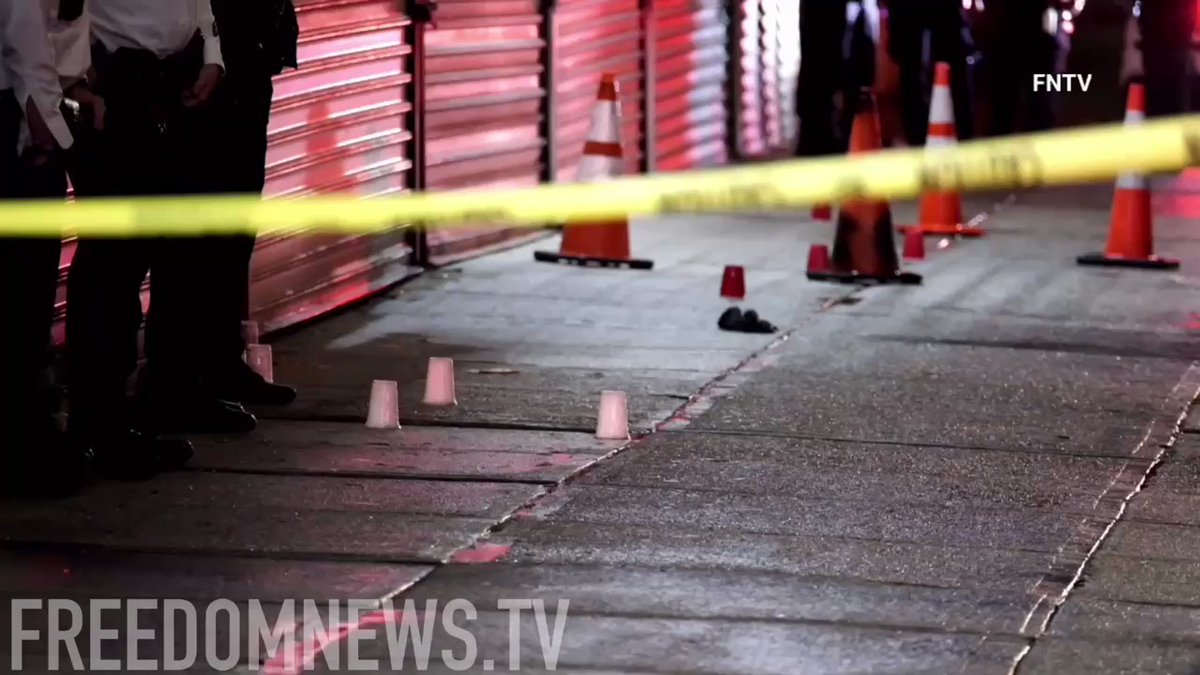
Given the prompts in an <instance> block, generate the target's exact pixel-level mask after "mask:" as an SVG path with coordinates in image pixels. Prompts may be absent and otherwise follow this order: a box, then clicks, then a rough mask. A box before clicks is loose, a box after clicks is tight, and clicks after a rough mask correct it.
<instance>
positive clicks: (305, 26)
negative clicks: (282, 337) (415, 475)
mask: <svg viewBox="0 0 1200 675" xmlns="http://www.w3.org/2000/svg"><path fill="white" fill-rule="evenodd" d="M397 7H398V5H397V3H396V2H395V1H394V0H300V1H299V2H297V14H298V18H299V21H300V29H301V34H300V51H299V57H300V58H299V61H300V68H299V70H295V71H289V72H287V73H285V74H283V75H281V76H279V77H277V78H276V79H275V104H274V108H273V111H272V114H271V125H270V142H269V146H268V150H267V187H266V195H267V196H268V197H270V198H281V199H287V198H292V197H302V196H307V195H313V194H321V193H351V194H355V195H359V196H362V197H373V196H381V195H393V194H397V193H401V192H405V191H406V190H407V189H408V186H409V180H410V173H411V169H412V163H411V161H410V159H409V157H410V155H411V144H412V141H413V137H412V133H411V132H410V130H409V129H408V128H407V126H406V125H407V123H408V119H409V113H410V112H411V111H412V105H411V102H410V99H409V90H410V84H411V81H412V48H411V45H409V44H406V35H407V34H408V27H409V19H408V17H407V16H405V15H404V14H403V13H402V12H401V11H400V10H399V9H398V8H397ZM411 254H412V250H411V247H410V246H409V242H408V232H407V231H406V229H404V228H403V226H402V224H401V223H397V229H396V230H394V231H392V232H389V233H387V234H383V235H370V236H343V235H326V234H322V235H311V236H301V237H286V238H285V237H270V238H263V239H260V241H259V242H258V248H257V250H256V251H255V255H254V264H253V281H252V284H251V294H250V295H251V301H250V302H251V305H250V306H251V312H252V314H253V315H254V317H255V318H256V319H257V320H259V321H260V322H261V323H262V324H263V328H264V330H271V329H274V328H279V327H282V326H284V325H288V324H291V323H295V322H296V321H302V320H305V319H308V318H312V317H314V316H317V315H319V314H322V313H324V312H327V311H329V310H330V309H333V308H336V307H339V306H342V305H345V304H347V303H349V302H353V301H355V300H359V299H361V298H363V297H365V296H367V295H370V294H372V293H374V292H376V291H379V290H381V289H383V288H386V287H387V286H389V285H391V284H393V283H395V282H396V281H399V280H401V279H403V278H404V277H405V276H407V275H409V274H412V273H413V272H414V270H413V269H412V268H411V267H410V266H409V263H410V260H411Z"/></svg>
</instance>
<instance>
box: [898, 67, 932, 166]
mask: <svg viewBox="0 0 1200 675" xmlns="http://www.w3.org/2000/svg"><path fill="white" fill-rule="evenodd" d="M898 65H899V66H900V96H901V98H902V99H903V100H902V107H901V111H902V113H903V117H904V136H905V140H907V141H908V144H909V146H911V147H921V146H923V145H925V134H926V133H927V132H928V128H929V106H928V104H927V99H926V95H927V94H926V92H925V64H924V62H923V61H922V59H921V58H920V54H916V55H914V54H911V53H906V54H904V58H903V60H901V61H900V62H899V64H898Z"/></svg>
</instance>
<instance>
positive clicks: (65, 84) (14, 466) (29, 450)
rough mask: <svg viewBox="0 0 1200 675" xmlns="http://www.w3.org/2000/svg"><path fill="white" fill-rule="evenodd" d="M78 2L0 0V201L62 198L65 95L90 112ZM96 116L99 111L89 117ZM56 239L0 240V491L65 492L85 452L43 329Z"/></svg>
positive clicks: (50, 306) (53, 281)
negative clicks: (64, 416)
mask: <svg viewBox="0 0 1200 675" xmlns="http://www.w3.org/2000/svg"><path fill="white" fill-rule="evenodd" d="M89 65H90V56H89V46H88V30H87V20H86V17H85V16H84V13H83V2H82V0H63V2H61V3H60V2H59V1H58V0H21V1H19V2H13V1H11V0H6V1H4V2H0V199H65V198H66V195H67V178H66V161H65V160H66V153H67V152H68V151H69V150H70V149H71V148H72V146H73V145H74V144H75V139H74V136H73V134H72V133H71V130H70V128H69V124H68V121H67V118H66V116H65V115H64V113H63V108H64V101H65V98H64V89H66V90H67V91H68V92H72V93H73V94H74V95H75V98H76V102H77V103H80V104H81V105H86V106H88V107H89V109H91V110H92V111H93V112H94V111H95V110H102V109H103V105H102V103H101V102H100V101H99V99H97V98H96V97H94V96H91V95H89V94H88V93H86V91H85V87H86V74H87V71H88V67H89ZM92 117H93V118H94V119H100V118H101V117H102V112H101V113H99V114H93V115H92ZM61 248H62V240H61V237H59V238H44V239H25V238H19V237H2V238H0V289H3V295H2V296H0V298H2V300H0V316H3V317H4V321H5V324H4V328H3V330H0V428H2V429H3V433H4V443H3V448H2V451H3V455H2V457H3V465H2V467H0V492H4V493H6V494H25V495H30V496H69V495H72V494H74V493H76V492H78V491H79V489H80V488H81V487H82V486H83V484H84V483H85V481H86V480H87V477H88V474H89V473H90V470H91V463H92V453H91V451H90V450H89V449H88V448H87V447H86V446H82V445H78V444H74V443H72V442H71V441H70V439H68V438H67V437H66V436H65V435H64V434H63V433H62V429H61V428H60V427H59V424H58V420H57V414H58V409H59V396H58V391H57V389H56V387H55V386H54V381H53V377H52V375H51V365H52V361H53V353H52V351H51V348H50V330H51V326H52V324H53V320H54V300H55V296H56V292H55V289H56V287H57V285H58V263H59V255H60V253H61Z"/></svg>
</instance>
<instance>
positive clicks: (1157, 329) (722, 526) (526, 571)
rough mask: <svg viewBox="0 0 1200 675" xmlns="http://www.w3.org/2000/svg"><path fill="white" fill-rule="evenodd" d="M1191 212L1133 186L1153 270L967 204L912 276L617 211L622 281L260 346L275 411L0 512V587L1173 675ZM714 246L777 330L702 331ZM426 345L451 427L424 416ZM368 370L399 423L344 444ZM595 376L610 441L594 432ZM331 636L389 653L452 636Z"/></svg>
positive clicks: (1185, 464)
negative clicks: (557, 614)
mask: <svg viewBox="0 0 1200 675" xmlns="http://www.w3.org/2000/svg"><path fill="white" fill-rule="evenodd" d="M1188 194H1189V193H1188V192H1187V189H1186V186H1181V187H1178V188H1177V189H1176V190H1175V191H1174V192H1171V191H1169V190H1168V189H1167V188H1166V187H1164V189H1163V190H1162V192H1161V194H1160V196H1159V200H1158V208H1159V210H1160V212H1161V213H1163V214H1164V215H1163V216H1162V217H1160V218H1159V221H1158V248H1159V249H1160V250H1161V251H1162V252H1164V253H1169V254H1171V255H1174V256H1178V257H1180V258H1182V259H1183V261H1184V266H1183V268H1182V270H1181V271H1179V272H1165V273H1164V272H1147V271H1137V270H1116V269H1098V268H1081V267H1077V266H1076V265H1075V264H1074V263H1073V260H1074V257H1075V256H1076V255H1079V254H1081V253H1086V252H1090V251H1092V250H1096V249H1097V248H1099V247H1102V246H1103V238H1104V236H1105V231H1106V227H1107V222H1108V212H1107V209H1108V200H1109V199H1110V198H1111V191H1110V190H1107V189H1104V188H1098V189H1090V188H1089V189H1083V188H1077V189H1072V190H1064V191H1057V192H1048V193H1039V194H1033V195H1022V196H1021V197H1020V198H1018V199H1016V200H1015V201H1014V200H1005V201H1002V202H1001V203H998V204H997V203H994V202H993V201H988V200H979V201H977V202H973V203H972V204H970V205H969V206H970V207H971V208H970V210H971V211H972V212H986V213H987V214H989V215H988V217H987V218H986V220H985V221H984V224H985V227H986V228H987V229H988V231H989V236H988V237H986V238H984V239H982V240H978V241H969V242H936V241H934V240H931V241H930V244H931V245H933V246H931V254H930V257H929V259H928V260H926V261H924V262H921V263H917V264H916V265H914V268H915V269H916V270H917V271H920V272H922V273H923V274H925V275H926V282H925V284H924V285H923V286H920V287H903V288H901V287H881V288H867V289H863V288H855V287H846V286H834V285H826V284H819V283H812V282H808V281H807V280H806V279H805V278H804V275H803V273H802V272H803V269H802V268H803V265H804V260H805V258H806V255H807V248H808V245H809V243H811V242H825V241H828V240H829V238H830V236H831V235H832V231H833V226H832V225H830V224H827V223H817V222H813V221H809V220H807V219H803V218H797V217H795V216H791V215H787V214H778V215H761V216H736V217H735V216H728V217H725V216H708V217H680V218H675V219H670V220H666V221H661V222H656V223H646V224H641V225H639V226H637V227H636V228H635V229H634V235H635V236H634V248H635V252H636V253H637V254H638V255H639V256H646V257H651V258H654V259H655V262H656V268H655V270H654V271H652V272H638V271H607V270H582V269H572V268H566V267H557V266H552V265H545V264H535V263H534V262H532V253H531V251H532V250H533V249H536V248H552V247H553V246H555V242H554V241H553V240H547V241H543V242H540V243H538V244H535V245H533V246H527V247H523V248H520V249H516V250H512V251H508V252H504V253H500V254H496V255H492V256H489V257H487V258H484V259H480V260H476V261H472V262H469V263H466V264H464V265H461V266H458V267H453V268H448V269H443V270H439V271H436V272H433V273H430V274H428V275H426V276H425V277H423V278H420V279H417V280H415V281H413V282H411V283H409V284H407V285H404V286H402V287H400V288H397V289H395V290H393V291H392V292H390V293H389V294H388V295H387V296H386V297H383V298H381V299H379V300H377V301H375V302H373V303H371V304H369V305H367V306H365V307H361V308H358V309H354V310H352V311H349V312H346V313H343V314H341V315H339V316H336V317H333V318H330V319H328V320H326V321H323V322H321V323H319V324H316V325H313V326H310V327H308V328H306V329H304V330H302V331H299V332H297V333H295V334H293V335H290V336H287V337H284V338H281V339H280V340H278V341H276V342H275V343H274V345H273V346H274V351H275V358H276V364H275V373H276V377H277V378H278V379H279V380H280V381H287V382H289V383H293V384H295V385H297V386H298V387H299V389H300V392H301V395H300V400H298V401H297V402H296V404H295V405H293V406H289V407H287V408H284V409H278V410H269V409H263V410H260V411H257V412H259V414H260V418H261V420H262V423H261V425H260V429H259V430H258V431H257V432H255V433H254V434H251V435H249V436H246V437H236V438H202V439H197V457H196V460H195V462H194V464H193V467H192V468H191V469H190V470H188V471H183V472H177V473H173V474H169V475H164V476H163V477H161V478H160V479H158V480H156V481H153V482H150V483H145V484H132V485H126V484H100V485H96V486H94V487H93V488H92V489H90V490H89V491H88V492H87V493H86V494H84V495H83V496H81V497H79V498H77V499H73V500H69V501H66V502H46V503H26V502H13V501H10V502H5V503H4V504H3V505H2V506H0V538H2V539H3V542H4V544H3V546H2V547H0V595H4V596H7V597H10V598H15V597H26V598H28V597H42V598H51V597H55V598H60V597H61V598H75V599H88V598H112V597H141V598H182V599H190V600H194V601H196V602H211V601H213V600H215V599H218V598H226V599H231V600H233V601H235V602H239V601H243V600H249V599H258V600H261V601H262V602H264V603H267V604H268V605H270V606H275V605H278V604H279V603H282V602H284V601H285V600H287V599H327V598H337V599H355V600H363V601H374V602H375V603H379V602H382V601H385V600H390V601H393V602H397V603H400V602H404V601H413V602H415V603H417V604H418V606H425V604H424V603H426V602H427V601H431V600H437V601H439V602H440V603H442V604H444V603H446V602H447V601H449V600H452V599H465V600H469V601H471V602H472V603H474V606H475V607H476V608H477V609H478V613H477V616H476V619H475V620H474V621H473V622H471V624H470V631H471V633H472V634H473V635H474V637H475V640H476V643H477V644H476V646H477V652H478V653H477V655H476V656H477V659H476V661H475V662H473V663H472V664H471V665H470V666H469V667H466V668H465V670H466V671H467V672H488V671H489V670H492V671H504V670H508V669H510V666H512V665H513V663H512V662H511V661H510V658H511V656H512V652H510V647H511V646H512V644H511V641H510V629H511V626H510V623H509V620H510V616H509V613H508V612H507V611H505V610H504V609H502V605H501V603H502V601H504V600H505V599H514V598H516V599H538V600H541V601H544V602H545V603H546V605H547V607H554V606H556V603H558V602H559V601H560V600H569V601H570V605H569V615H568V617H567V619H566V621H565V628H564V629H563V632H562V635H561V644H560V645H559V646H560V651H559V652H558V662H557V664H556V665H557V672H571V673H675V672H680V673H684V672H686V673H781V674H789V675H791V674H794V673H807V672H814V673H816V672H819V673H835V672H846V673H851V672H853V673H864V672H871V673H877V672H896V673H900V672H904V673H909V672H967V673H1014V672H1016V673H1092V672H1131V673H1132V672H1138V673H1143V672H1181V673H1186V672H1197V671H1198V670H1200V591H1198V590H1197V589H1200V413H1195V414H1193V415H1192V416H1191V418H1189V419H1185V418H1184V417H1185V415H1186V414H1187V413H1188V411H1189V408H1190V407H1191V405H1192V402H1193V400H1194V398H1195V397H1196V394H1197V392H1198V391H1200V370H1197V369H1194V368H1193V361H1194V360H1196V359H1198V358H1200V348H1198V347H1197V341H1196V336H1195V331H1196V330H1200V302H1198V301H1196V300H1195V298H1196V297H1197V292H1198V291H1200V234H1197V233H1196V232H1195V231H1194V223H1195V220H1194V219H1193V220H1188V219H1187V218H1185V217H1183V216H1185V215H1188V214H1189V212H1190V209H1191V207H1190V205H1189V202H1188V199H1189V198H1188V196H1187V195H1188ZM897 211H898V212H899V216H898V218H897V220H898V221H904V220H905V218H904V214H905V213H906V212H907V213H908V214H911V209H907V208H906V207H903V206H900V207H897ZM725 264H742V265H745V267H746V270H747V281H748V285H749V297H748V299H747V301H746V302H745V303H742V306H743V307H753V308H755V309H757V310H758V311H759V312H760V314H762V315H763V316H764V317H765V318H767V319H768V320H770V321H772V322H774V323H776V324H778V325H779V326H780V327H781V328H782V331H781V332H780V333H778V334H776V335H747V334H737V333H727V332H722V331H719V330H718V329H717V327H716V320H717V317H718V315H719V314H720V313H721V311H723V309H725V307H726V306H727V304H726V303H725V302H724V301H722V300H721V299H720V298H718V297H717V296H718V293H717V289H718V285H719V283H720V275H721V269H722V267H723V265H725ZM433 356H449V357H453V358H454V359H455V362H456V369H457V375H458V378H457V379H458V381H457V385H458V387H457V388H458V400H459V403H460V404H459V406H458V407H455V408H430V407H427V406H423V405H421V404H420V399H421V393H422V391H423V388H424V378H425V367H426V360H427V359H428V358H429V357H433ZM376 379H390V380H397V381H398V382H399V384H400V401H401V422H402V424H403V429H402V430H399V431H379V430H371V429H367V428H365V426H364V424H363V423H364V421H365V418H366V410H367V401H368V394H369V390H370V385H371V381H372V380H376ZM610 389H616V390H622V391H626V392H628V393H629V401H630V421H631V427H632V429H633V431H634V433H635V437H636V439H635V440H634V441H633V442H630V443H623V442H612V441H599V440H596V439H595V438H594V433H593V432H594V430H595V425H596V408H597V404H598V400H599V394H600V392H601V391H603V390H610ZM373 606H378V604H376V605H373ZM550 614H551V616H550V617H549V621H550V624H552V625H553V624H554V616H553V611H550ZM41 620H44V617H40V616H39V618H38V619H30V620H27V622H26V623H27V624H28V623H29V622H30V621H33V622H34V623H36V622H37V621H41ZM546 620H547V617H540V620H539V618H538V617H535V616H534V615H533V614H532V613H531V612H526V613H525V614H524V615H522V619H521V621H520V622H519V623H518V627H519V628H520V629H521V630H520V634H519V638H518V639H517V640H516V642H517V643H519V645H520V646H521V654H522V663H521V667H520V668H519V670H521V671H523V672H547V671H550V670H552V668H551V665H553V664H547V663H546V662H544V661H543V659H542V655H543V653H544V642H545V640H544V639H545V637H546V631H547V629H548V626H547V625H546ZM0 623H7V624H8V625H9V628H10V629H11V618H10V617H8V616H5V617H2V618H0ZM359 625H360V627H361V626H364V625H365V624H359ZM552 625H551V626H550V627H552ZM9 632H10V631H7V630H0V634H5V633H9ZM342 637H343V638H344V637H345V636H342ZM361 642H362V644H361V648H360V652H361V655H362V656H363V658H381V659H382V661H383V664H384V665H383V666H381V668H382V669H383V670H389V669H390V670H391V671H399V670H403V671H412V670H426V671H427V672H456V671H455V669H454V668H453V667H452V665H453V664H450V663H444V662H440V661H438V659H437V657H436V655H437V654H438V653H440V650H441V649H442V648H446V649H451V650H454V649H456V648H457V649H461V646H462V642H461V640H459V638H457V637H455V636H454V635H453V634H447V632H446V631H435V632H434V634H433V637H432V643H431V645H432V649H433V653H434V654H435V658H434V662H433V663H431V664H429V667H428V668H427V669H425V668H421V667H420V666H421V665H422V664H421V663H420V657H419V656H414V655H413V654H412V653H409V654H407V655H402V658H401V659H400V660H399V661H397V662H395V663H392V664H391V665H390V666H389V665H388V663H389V657H394V656H395V654H394V653H393V651H394V650H389V649H388V643H387V641H386V640H385V639H384V637H382V636H379V635H376V636H372V637H370V638H369V639H363V640H362V641H361ZM335 643H336V641H335ZM6 650H11V647H10V646H9V644H8V643H5V644H0V659H3V660H4V661H5V662H7V661H8V654H7V652H6ZM318 651H320V650H318ZM333 651H336V649H327V651H326V654H328V653H331V652H333ZM327 660H328V657H327V656H324V657H320V658H317V664H316V665H317V666H318V670H339V669H342V670H345V668H337V667H334V664H330V663H328V662H327ZM48 663H49V662H48V660H47V655H46V653H45V649H44V648H42V649H41V651H39V649H37V648H31V649H29V650H28V652H27V658H26V660H25V664H26V666H27V667H29V668H30V669H29V670H27V671H26V672H41V671H46V670H48V669H49V668H48ZM489 664H490V665H491V667H490V668H489ZM258 665H261V664H260V663H259V662H252V661H251V660H250V659H249V658H248V657H246V658H243V659H241V669H242V670H243V671H246V670H251V669H253V668H254V667H255V666H258ZM341 665H345V664H341ZM194 670H195V672H204V670H203V669H200V668H196V669H194ZM459 670H460V671H461V670H462V669H459Z"/></svg>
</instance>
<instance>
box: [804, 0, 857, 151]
mask: <svg viewBox="0 0 1200 675" xmlns="http://www.w3.org/2000/svg"><path fill="white" fill-rule="evenodd" d="M845 32H846V3H845V2H844V1H837V2H835V1H833V0H801V2H800V50H801V56H802V58H801V59H800V77H799V83H798V92H797V93H798V95H797V97H796V107H797V113H798V115H799V117H800V138H799V144H798V145H797V148H796V154H797V155H799V156H801V157H814V156H819V155H835V154H841V153H843V152H845V151H846V148H845V138H844V135H843V134H842V133H841V128H840V127H841V124H840V120H838V119H837V118H835V114H836V113H835V109H834V96H835V94H837V93H838V92H839V91H841V90H842V89H843V88H844V84H845V83H843V82H842V75H843V67H842V65H843V64H842V60H843V55H842V42H843V39H844V34H845ZM850 98H851V100H853V98H854V97H853V96H851V97H850Z"/></svg>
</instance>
